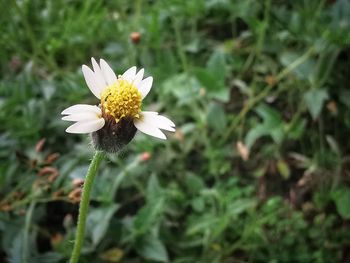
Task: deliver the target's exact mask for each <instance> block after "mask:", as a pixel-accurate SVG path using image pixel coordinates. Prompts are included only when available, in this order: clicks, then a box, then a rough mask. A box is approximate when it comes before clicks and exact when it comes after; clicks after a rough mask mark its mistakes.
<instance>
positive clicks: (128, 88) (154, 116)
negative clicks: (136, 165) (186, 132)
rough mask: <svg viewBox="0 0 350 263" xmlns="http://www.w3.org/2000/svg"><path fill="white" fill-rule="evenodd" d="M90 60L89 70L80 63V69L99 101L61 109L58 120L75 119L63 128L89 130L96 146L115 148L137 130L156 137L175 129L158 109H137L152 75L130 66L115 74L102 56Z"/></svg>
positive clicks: (99, 147)
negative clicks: (121, 72)
mask: <svg viewBox="0 0 350 263" xmlns="http://www.w3.org/2000/svg"><path fill="white" fill-rule="evenodd" d="M91 62H92V69H93V70H92V69H90V68H89V67H88V66H86V65H83V66H82V71H83V75H84V78H85V81H86V84H87V86H88V87H89V89H90V90H91V92H92V93H93V94H94V95H95V97H96V98H98V99H99V100H100V103H99V105H98V106H96V105H87V104H77V105H73V106H71V107H69V108H67V109H65V110H64V111H62V114H63V115H66V116H64V117H63V118H62V120H65V121H73V122H75V123H74V124H73V125H71V126H69V127H68V128H67V129H66V132H68V133H91V134H92V139H93V143H94V145H95V147H96V148H97V149H98V150H105V151H108V152H115V151H118V150H119V149H120V148H121V147H122V146H124V145H125V144H127V143H129V142H130V141H131V140H132V139H133V137H134V136H135V133H136V131H137V130H139V131H141V132H143V133H145V134H148V135H151V136H154V137H157V138H160V139H166V136H165V134H164V133H163V132H162V131H161V130H166V131H171V132H174V131H175V124H174V123H173V122H172V121H171V120H169V119H168V118H166V117H164V116H161V115H159V114H158V112H153V111H141V105H142V100H143V99H144V98H145V97H146V96H147V94H148V93H149V92H150V90H151V87H152V83H153V78H152V77H147V78H145V79H144V78H143V77H144V69H140V70H139V71H138V72H137V71H136V67H131V68H130V69H128V70H127V71H125V73H124V74H123V75H120V76H118V77H117V76H116V75H115V73H114V72H113V70H112V69H111V67H110V66H109V65H108V64H107V62H106V61H105V60H103V59H101V60H100V64H98V63H97V62H96V60H95V59H94V58H91Z"/></svg>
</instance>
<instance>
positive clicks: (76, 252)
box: [70, 151, 104, 263]
mask: <svg viewBox="0 0 350 263" xmlns="http://www.w3.org/2000/svg"><path fill="white" fill-rule="evenodd" d="M103 156H104V153H103V152H102V151H96V153H95V155H94V158H93V159H92V161H91V163H90V167H89V170H88V172H87V175H86V178H85V182H84V186H83V192H82V196H81V201H80V207H79V216H78V226H77V231H76V235H75V243H74V248H73V252H72V256H71V258H70V263H77V262H78V260H79V256H80V251H81V247H82V245H83V241H84V234H85V224H86V217H87V213H88V209H89V202H90V192H91V188H92V184H93V182H94V178H95V175H96V172H97V169H98V167H99V165H100V163H101V161H102V159H103Z"/></svg>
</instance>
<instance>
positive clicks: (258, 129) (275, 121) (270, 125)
mask: <svg viewBox="0 0 350 263" xmlns="http://www.w3.org/2000/svg"><path fill="white" fill-rule="evenodd" d="M256 112H257V114H258V115H259V116H260V117H261V118H262V119H263V122H262V123H261V124H258V125H256V126H255V127H254V128H253V129H251V130H249V132H248V133H247V135H246V137H245V144H246V146H247V147H248V148H249V149H250V148H251V147H252V146H253V144H254V143H255V141H256V140H257V139H259V138H260V137H262V136H266V135H270V136H271V137H272V139H273V140H274V141H275V142H276V143H281V142H282V140H283V138H284V127H283V120H282V117H281V114H280V113H279V112H278V111H276V110H275V109H273V108H271V107H269V106H268V105H266V104H261V105H259V106H258V107H257V109H256Z"/></svg>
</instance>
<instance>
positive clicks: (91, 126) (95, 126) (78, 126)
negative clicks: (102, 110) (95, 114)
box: [66, 118, 105, 133]
mask: <svg viewBox="0 0 350 263" xmlns="http://www.w3.org/2000/svg"><path fill="white" fill-rule="evenodd" d="M104 125H105V120H104V119H103V118H101V119H97V120H93V121H80V122H77V123H74V124H73V125H71V126H69V127H68V128H67V129H66V132H68V133H91V132H94V131H97V130H99V129H101V128H102V127H103V126H104Z"/></svg>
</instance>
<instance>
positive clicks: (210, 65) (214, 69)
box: [207, 50, 226, 83]
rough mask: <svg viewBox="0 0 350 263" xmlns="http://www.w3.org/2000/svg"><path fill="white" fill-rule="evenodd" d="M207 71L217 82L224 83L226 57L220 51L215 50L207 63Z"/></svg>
mask: <svg viewBox="0 0 350 263" xmlns="http://www.w3.org/2000/svg"><path fill="white" fill-rule="evenodd" d="M207 70H208V71H209V72H210V73H211V75H212V76H214V77H215V79H217V81H218V82H220V83H224V82H225V78H226V57H225V53H224V52H222V51H221V50H215V51H214V53H213V54H212V55H211V56H210V58H209V60H208V62H207Z"/></svg>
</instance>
